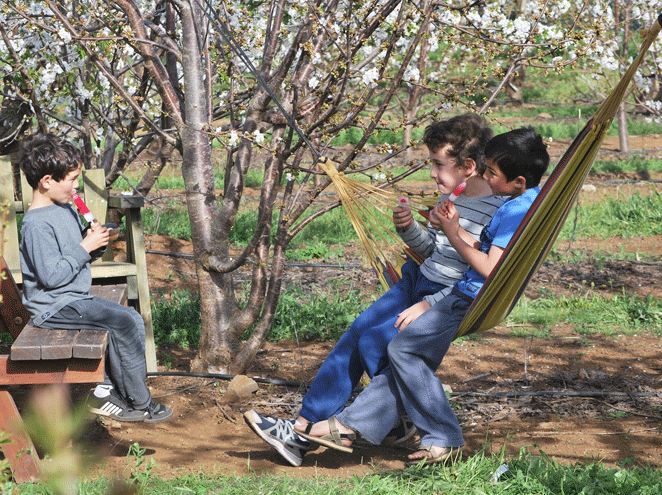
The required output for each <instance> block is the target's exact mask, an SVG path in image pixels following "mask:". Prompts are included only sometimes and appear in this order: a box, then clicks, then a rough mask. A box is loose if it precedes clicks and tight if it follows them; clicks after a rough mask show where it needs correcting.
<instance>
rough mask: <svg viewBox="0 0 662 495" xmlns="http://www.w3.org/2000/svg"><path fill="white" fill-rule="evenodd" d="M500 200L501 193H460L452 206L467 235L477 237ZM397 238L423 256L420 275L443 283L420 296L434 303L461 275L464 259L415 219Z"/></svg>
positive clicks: (438, 232) (441, 236)
mask: <svg viewBox="0 0 662 495" xmlns="http://www.w3.org/2000/svg"><path fill="white" fill-rule="evenodd" d="M447 197H448V195H444V196H442V197H441V199H440V200H439V202H442V201H444V200H445V199H446V198H447ZM504 199H505V198H503V197H502V196H491V195H490V196H480V197H477V198H467V197H466V196H465V195H464V194H462V195H460V196H459V197H458V198H457V199H456V200H455V208H456V209H457V211H458V213H459V214H460V225H461V226H462V227H463V228H464V230H466V231H467V232H468V233H469V235H471V237H473V238H474V239H476V240H478V238H479V236H480V232H481V231H482V230H483V227H484V226H485V225H486V224H487V223H489V221H490V220H491V219H492V216H493V215H494V214H495V213H496V211H497V210H498V209H499V207H500V206H501V205H502V204H503V202H504ZM400 237H402V240H403V241H405V243H406V244H407V245H408V246H409V247H410V248H411V249H412V251H414V252H415V253H416V254H418V255H419V256H421V257H423V258H425V261H424V262H423V264H422V265H421V273H422V274H423V276H424V277H425V278H427V279H428V280H431V281H433V282H437V283H439V284H443V285H446V286H447V288H446V289H444V290H442V291H439V292H437V293H436V294H431V295H429V296H425V297H424V299H425V300H426V301H427V302H428V303H430V306H434V304H435V303H436V302H437V301H440V300H441V299H443V298H444V297H446V296H447V295H448V294H450V292H451V289H452V288H453V285H454V284H455V282H457V281H458V280H460V279H461V278H462V275H463V274H464V271H465V270H466V269H467V268H468V265H467V262H466V261H464V258H462V256H460V255H459V254H458V252H457V251H455V248H454V247H453V246H452V245H451V243H450V242H449V241H448V238H447V237H446V235H445V234H444V233H443V232H442V231H441V230H436V229H434V228H433V227H432V226H431V225H430V224H428V226H427V229H424V228H423V227H421V225H420V224H419V223H418V222H414V224H413V225H412V226H411V227H410V228H409V229H408V230H406V231H405V232H401V233H400Z"/></svg>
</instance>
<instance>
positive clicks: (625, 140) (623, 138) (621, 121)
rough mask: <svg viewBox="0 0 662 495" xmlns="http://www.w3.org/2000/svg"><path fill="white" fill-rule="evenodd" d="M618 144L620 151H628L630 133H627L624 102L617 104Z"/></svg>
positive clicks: (626, 115)
mask: <svg viewBox="0 0 662 495" xmlns="http://www.w3.org/2000/svg"><path fill="white" fill-rule="evenodd" d="M618 145H619V150H620V151H622V152H628V151H630V135H629V133H628V114H627V112H626V111H625V103H624V102H621V104H620V105H619V106H618Z"/></svg>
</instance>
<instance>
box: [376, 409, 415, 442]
mask: <svg viewBox="0 0 662 495" xmlns="http://www.w3.org/2000/svg"><path fill="white" fill-rule="evenodd" d="M416 432H417V430H416V426H414V423H413V422H412V420H411V419H409V416H407V415H404V416H402V417H401V418H400V422H399V423H398V424H397V425H396V427H395V428H393V429H392V430H391V431H390V432H389V434H388V435H387V436H386V438H385V439H384V441H383V442H382V443H383V444H385V445H394V446H395V445H402V444H403V443H405V442H406V441H407V440H409V439H410V438H411V437H413V436H414V435H415V434H416Z"/></svg>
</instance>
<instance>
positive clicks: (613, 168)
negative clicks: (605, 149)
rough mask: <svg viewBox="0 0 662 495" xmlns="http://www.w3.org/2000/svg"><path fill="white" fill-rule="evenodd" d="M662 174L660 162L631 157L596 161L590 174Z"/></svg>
mask: <svg viewBox="0 0 662 495" xmlns="http://www.w3.org/2000/svg"><path fill="white" fill-rule="evenodd" d="M641 171H648V172H662V160H660V159H658V158H648V157H643V156H631V157H629V158H626V159H625V160H604V161H603V160H596V161H595V162H594V163H593V167H592V172H610V173H620V172H641Z"/></svg>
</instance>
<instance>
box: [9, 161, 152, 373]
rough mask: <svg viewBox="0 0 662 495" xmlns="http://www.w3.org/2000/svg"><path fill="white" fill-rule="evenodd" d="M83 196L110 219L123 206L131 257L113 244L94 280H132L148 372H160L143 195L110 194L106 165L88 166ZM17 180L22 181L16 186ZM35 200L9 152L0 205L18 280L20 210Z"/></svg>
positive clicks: (129, 290) (131, 296)
mask: <svg viewBox="0 0 662 495" xmlns="http://www.w3.org/2000/svg"><path fill="white" fill-rule="evenodd" d="M82 176H83V196H84V198H85V203H86V204H87V206H88V208H89V209H90V211H91V212H92V213H93V214H94V216H95V218H96V219H97V220H98V221H99V222H101V223H106V219H107V217H108V211H109V209H118V210H122V211H124V213H125V218H126V258H127V259H126V261H125V262H119V261H114V260H113V259H112V249H110V248H109V249H107V251H106V253H105V254H104V256H103V257H102V258H101V259H99V260H96V261H95V262H94V263H92V265H91V268H92V280H93V284H95V285H97V284H102V285H105V284H118V283H120V284H126V286H127V297H128V300H129V302H130V303H131V304H132V305H133V306H135V307H136V309H137V310H138V312H139V313H140V314H141V316H142V317H143V320H144V321H145V360H146V362H147V371H149V372H153V371H156V349H155V346H154V330H153V325H152V310H151V306H150V294H149V283H148V279H147V261H146V259H145V240H144V233H143V227H142V215H141V209H142V207H143V206H144V203H145V200H144V198H143V197H142V196H140V195H124V194H119V195H109V194H108V191H107V190H106V188H105V175H104V171H103V170H101V169H94V170H83V173H82ZM15 184H16V186H15ZM31 202H32V188H31V187H30V185H29V184H28V183H27V180H26V178H25V175H24V174H23V172H22V171H21V172H20V174H18V173H15V167H12V163H11V159H10V157H9V156H0V205H2V203H6V204H7V206H8V218H7V220H8V221H7V225H6V227H5V232H4V236H5V241H6V242H5V245H4V249H1V250H0V251H1V252H2V253H3V257H4V258H5V260H6V262H7V265H9V270H10V271H11V274H12V275H13V277H14V280H15V281H16V283H17V284H19V285H20V284H21V283H22V275H21V264H20V254H19V232H18V226H17V214H21V213H25V212H26V211H27V210H28V208H29V206H30V203H31Z"/></svg>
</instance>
